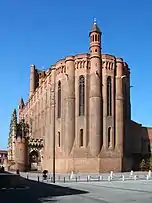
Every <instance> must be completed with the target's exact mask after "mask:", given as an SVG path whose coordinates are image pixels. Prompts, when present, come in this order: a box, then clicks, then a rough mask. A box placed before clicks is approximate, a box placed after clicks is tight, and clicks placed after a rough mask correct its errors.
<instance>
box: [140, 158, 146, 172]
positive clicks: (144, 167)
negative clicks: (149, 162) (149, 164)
mask: <svg viewBox="0 0 152 203" xmlns="http://www.w3.org/2000/svg"><path fill="white" fill-rule="evenodd" d="M140 169H141V170H142V171H144V170H146V161H145V159H142V160H141V163H140Z"/></svg>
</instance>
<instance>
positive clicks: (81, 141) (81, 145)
mask: <svg viewBox="0 0 152 203" xmlns="http://www.w3.org/2000/svg"><path fill="white" fill-rule="evenodd" d="M80 147H83V129H80Z"/></svg>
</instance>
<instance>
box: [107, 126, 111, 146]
mask: <svg viewBox="0 0 152 203" xmlns="http://www.w3.org/2000/svg"><path fill="white" fill-rule="evenodd" d="M107 142H108V143H107V144H108V148H109V147H110V145H111V127H109V128H108V135H107Z"/></svg>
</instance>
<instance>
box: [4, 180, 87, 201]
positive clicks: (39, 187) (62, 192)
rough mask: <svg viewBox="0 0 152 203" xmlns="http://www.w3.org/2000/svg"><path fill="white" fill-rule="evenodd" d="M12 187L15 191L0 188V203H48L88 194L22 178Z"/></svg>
mask: <svg viewBox="0 0 152 203" xmlns="http://www.w3.org/2000/svg"><path fill="white" fill-rule="evenodd" d="M13 182H14V181H13ZM16 183H17V184H16ZM15 185H16V186H15ZM10 187H13V186H10ZM14 187H16V189H10V188H9V187H7V188H8V189H2V188H0V202H2V203H43V202H44V203H45V202H48V203H49V202H56V201H57V200H53V199H55V197H59V196H66V195H78V194H85V193H88V192H87V191H82V190H76V189H72V188H69V187H61V186H57V185H53V184H46V183H42V182H36V181H32V180H27V179H24V178H22V177H19V179H18V180H17V181H15V183H14Z"/></svg>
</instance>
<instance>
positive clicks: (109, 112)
mask: <svg viewBox="0 0 152 203" xmlns="http://www.w3.org/2000/svg"><path fill="white" fill-rule="evenodd" d="M111 115H112V85H111V77H110V76H108V78H107V116H111Z"/></svg>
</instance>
